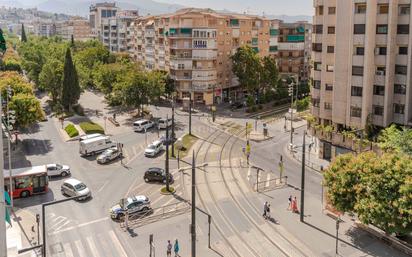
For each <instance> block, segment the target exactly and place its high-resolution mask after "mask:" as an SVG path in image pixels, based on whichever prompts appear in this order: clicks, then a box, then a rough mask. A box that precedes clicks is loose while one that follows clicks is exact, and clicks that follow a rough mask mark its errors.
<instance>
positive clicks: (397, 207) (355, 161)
mask: <svg viewBox="0 0 412 257" xmlns="http://www.w3.org/2000/svg"><path fill="white" fill-rule="evenodd" d="M324 180H325V185H326V186H327V188H328V191H327V197H328V199H329V200H330V202H331V203H332V204H333V206H335V208H336V209H338V210H340V211H344V212H354V213H356V214H357V216H358V218H359V220H360V221H362V222H363V223H365V224H373V225H375V226H377V227H379V228H381V229H383V230H385V231H386V232H387V233H396V234H397V235H401V234H406V233H410V232H411V231H412V195H411V192H412V159H411V158H410V157H409V156H407V155H403V154H393V153H384V154H383V155H380V156H378V155H377V154H375V153H373V152H365V153H362V154H359V155H357V156H353V155H351V154H347V155H341V156H339V157H337V159H336V160H335V161H334V162H333V163H332V164H331V166H330V168H329V169H328V170H327V171H326V172H325V173H324Z"/></svg>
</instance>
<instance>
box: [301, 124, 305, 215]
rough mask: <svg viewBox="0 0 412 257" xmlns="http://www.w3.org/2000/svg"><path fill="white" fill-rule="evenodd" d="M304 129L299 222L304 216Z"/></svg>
mask: <svg viewBox="0 0 412 257" xmlns="http://www.w3.org/2000/svg"><path fill="white" fill-rule="evenodd" d="M305 141H306V131H305V132H304V133H303V146H302V178H301V179H302V180H301V186H300V222H303V218H304V216H305V214H304V212H305V151H306V145H305V143H306V142H305Z"/></svg>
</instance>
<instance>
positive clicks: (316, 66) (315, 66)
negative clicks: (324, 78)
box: [314, 62, 322, 71]
mask: <svg viewBox="0 0 412 257" xmlns="http://www.w3.org/2000/svg"><path fill="white" fill-rule="evenodd" d="M314 69H315V70H317V71H320V70H322V63H321V62H315V63H314Z"/></svg>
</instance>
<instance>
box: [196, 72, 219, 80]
mask: <svg viewBox="0 0 412 257" xmlns="http://www.w3.org/2000/svg"><path fill="white" fill-rule="evenodd" d="M192 78H193V80H194V81H211V80H216V79H217V73H216V71H193V73H192Z"/></svg>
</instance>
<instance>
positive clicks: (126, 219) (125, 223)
mask: <svg viewBox="0 0 412 257" xmlns="http://www.w3.org/2000/svg"><path fill="white" fill-rule="evenodd" d="M124 226H125V227H126V231H127V230H129V211H126V213H125V215H124Z"/></svg>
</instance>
